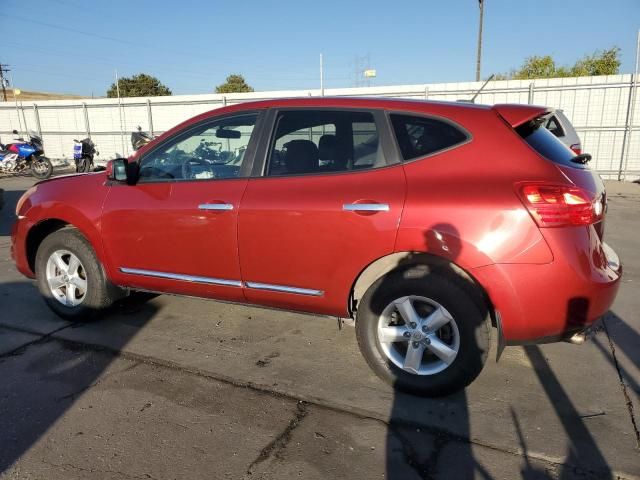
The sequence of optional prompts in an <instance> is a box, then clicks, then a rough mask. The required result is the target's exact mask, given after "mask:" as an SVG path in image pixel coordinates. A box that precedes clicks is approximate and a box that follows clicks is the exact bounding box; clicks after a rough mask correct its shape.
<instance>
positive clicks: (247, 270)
mask: <svg viewBox="0 0 640 480" xmlns="http://www.w3.org/2000/svg"><path fill="white" fill-rule="evenodd" d="M272 124H273V127H272V133H271V137H270V138H269V139H268V140H267V139H265V142H264V145H263V147H264V151H263V155H264V157H263V158H264V161H263V163H264V166H263V167H262V170H261V174H262V175H261V176H259V177H257V178H251V179H250V180H249V183H248V185H247V189H246V192H245V195H244V197H243V200H242V204H241V208H240V216H239V231H238V232H239V233H238V236H239V251H240V267H241V271H242V278H243V281H244V283H245V287H246V289H245V296H246V297H247V299H248V300H249V301H250V302H253V303H258V304H267V305H272V306H280V307H285V308H292V309H298V310H309V311H315V312H322V313H326V314H333V315H344V314H345V313H346V312H347V308H348V305H347V304H348V297H349V293H350V289H351V287H352V284H353V282H354V280H355V278H356V277H357V275H358V274H359V273H360V272H361V271H362V270H363V269H364V268H365V267H366V266H367V265H368V264H369V263H371V262H372V261H374V260H376V259H377V258H380V257H382V256H384V255H387V254H389V253H392V252H393V249H394V244H395V238H396V232H397V228H398V224H399V221H400V216H401V214H402V208H403V203H404V196H405V178H404V172H403V169H402V167H401V165H400V164H399V163H395V162H394V161H393V158H392V155H393V154H392V152H393V150H392V149H391V143H390V142H389V133H388V132H389V130H388V128H387V126H386V118H385V117H384V114H383V113H382V112H375V111H362V110H339V109H338V110H327V109H316V110H314V109H288V110H281V111H277V112H275V113H273V121H272Z"/></svg>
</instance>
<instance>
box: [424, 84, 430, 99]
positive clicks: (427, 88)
mask: <svg viewBox="0 0 640 480" xmlns="http://www.w3.org/2000/svg"><path fill="white" fill-rule="evenodd" d="M424 99H425V100H429V86H425V87H424Z"/></svg>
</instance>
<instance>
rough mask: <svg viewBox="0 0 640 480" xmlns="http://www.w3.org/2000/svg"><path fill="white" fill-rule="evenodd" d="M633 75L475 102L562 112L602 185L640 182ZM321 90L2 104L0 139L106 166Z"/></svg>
mask: <svg viewBox="0 0 640 480" xmlns="http://www.w3.org/2000/svg"><path fill="white" fill-rule="evenodd" d="M481 85H482V83H480V82H464V83H434V84H423V85H397V86H385V87H364V88H339V89H325V95H327V96H353V97H370V96H383V97H398V98H414V99H430V100H451V101H455V100H459V99H469V98H471V97H472V96H473V94H474V93H475V92H476V91H477V90H478V89H479V88H480V86H481ZM637 90H638V85H637V81H636V82H634V79H633V76H632V75H610V76H598V77H573V78H551V79H540V80H504V81H492V82H490V83H489V84H488V85H487V86H486V88H485V89H484V90H483V92H482V93H481V94H480V95H479V96H478V98H477V99H476V103H485V104H494V103H529V104H537V105H545V106H549V107H554V108H560V109H562V110H563V111H564V113H565V114H566V116H567V117H568V118H569V119H570V120H571V121H572V123H573V125H574V126H575V128H576V130H577V132H578V135H580V138H581V140H582V144H583V150H584V151H586V152H589V153H591V154H592V155H593V158H594V160H593V162H592V166H593V167H594V168H596V169H597V170H598V171H599V172H600V174H601V175H602V176H603V177H605V178H624V179H626V180H634V179H638V178H640V98H638V95H637ZM319 95H320V90H319V89H317V90H289V91H273V92H253V93H235V94H226V95H220V94H210V95H208V94H207V95H175V96H171V97H150V98H123V99H121V101H120V103H119V102H118V100H117V99H107V98H100V99H86V100H48V101H37V100H36V101H29V102H26V101H25V102H22V103H21V102H18V103H17V105H16V104H15V103H13V102H7V103H0V139H1V140H3V141H4V143H6V142H8V141H9V140H11V138H12V134H11V131H12V130H13V129H16V130H19V131H25V130H35V131H37V132H40V133H41V135H42V137H43V140H44V145H45V151H46V154H47V155H48V156H49V157H50V158H52V159H60V160H69V159H71V158H72V156H73V139H74V138H78V139H79V138H84V137H86V136H87V135H90V136H91V137H92V139H93V141H94V142H95V143H96V145H97V148H98V150H99V151H100V156H99V157H98V158H97V160H98V161H100V160H102V161H106V160H108V159H111V158H114V157H116V156H122V155H124V156H127V155H129V154H130V153H131V144H130V140H129V137H130V134H131V132H132V131H133V130H134V129H136V127H137V126H138V125H140V126H141V127H142V129H143V130H148V131H152V132H153V133H155V134H159V133H162V132H164V131H166V130H168V129H169V128H171V127H173V126H174V125H176V124H178V123H179V122H181V121H183V120H186V119H188V118H190V117H192V116H194V115H196V114H198V113H202V112H206V111H208V110H212V109H215V108H220V107H222V106H224V105H227V104H235V103H241V102H246V101H251V100H258V99H270V98H282V97H306V96H319Z"/></svg>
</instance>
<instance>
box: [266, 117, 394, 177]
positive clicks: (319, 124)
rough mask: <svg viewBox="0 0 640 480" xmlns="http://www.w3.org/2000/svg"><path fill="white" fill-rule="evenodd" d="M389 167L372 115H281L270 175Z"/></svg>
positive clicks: (268, 171)
mask: <svg viewBox="0 0 640 480" xmlns="http://www.w3.org/2000/svg"><path fill="white" fill-rule="evenodd" d="M384 164H385V160H384V155H383V154H382V149H381V145H380V141H379V135H378V129H377V127H376V122H375V120H374V117H373V114H372V113H370V112H353V111H328V110H292V111H284V112H280V114H279V115H278V118H277V120H276V131H275V135H274V138H273V141H272V145H271V149H270V154H269V163H268V167H267V174H268V175H270V176H277V175H304V174H313V173H330V172H345V171H352V170H361V169H367V168H374V167H378V166H382V165H384Z"/></svg>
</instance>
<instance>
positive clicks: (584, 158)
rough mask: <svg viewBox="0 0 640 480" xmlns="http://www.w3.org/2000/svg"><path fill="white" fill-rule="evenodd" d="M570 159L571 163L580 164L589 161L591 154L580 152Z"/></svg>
mask: <svg viewBox="0 0 640 480" xmlns="http://www.w3.org/2000/svg"><path fill="white" fill-rule="evenodd" d="M571 161H572V162H573V163H581V164H582V165H584V164H585V163H587V162H590V161H591V154H590V153H581V154H580V155H576V156H575V157H573V158H572V159H571Z"/></svg>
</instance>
